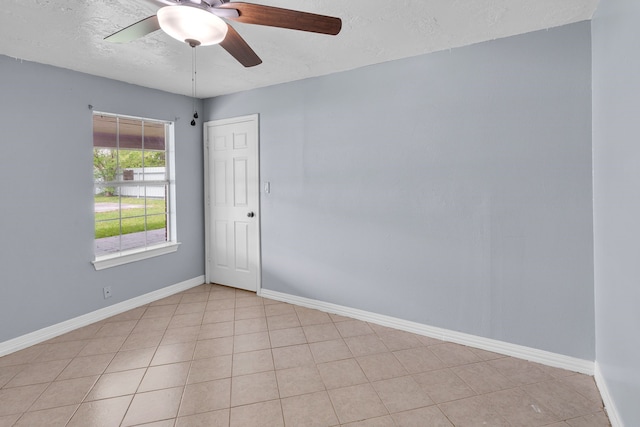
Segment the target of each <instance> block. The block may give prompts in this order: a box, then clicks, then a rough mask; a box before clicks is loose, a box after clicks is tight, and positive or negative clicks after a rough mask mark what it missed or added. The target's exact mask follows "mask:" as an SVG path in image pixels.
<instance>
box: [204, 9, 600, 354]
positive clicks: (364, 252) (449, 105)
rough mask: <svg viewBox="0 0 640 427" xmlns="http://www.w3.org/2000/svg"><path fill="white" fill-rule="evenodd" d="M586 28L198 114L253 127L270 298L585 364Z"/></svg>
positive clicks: (259, 95) (588, 261) (334, 79)
mask: <svg viewBox="0 0 640 427" xmlns="http://www.w3.org/2000/svg"><path fill="white" fill-rule="evenodd" d="M590 69H591V44H590V23H589V22H582V23H578V24H574V25H569V26H565V27H561V28H556V29H552V30H549V31H541V32H536V33H530V34H526V35H522V36H518V37H510V38H507V39H502V40H497V41H492V42H488V43H482V44H478V45H474V46H469V47H465V48H460V49H454V50H452V51H450V52H441V53H435V54H430V55H425V56H419V57H414V58H410V59H405V60H400V61H393V62H389V63H384V64H379V65H375V66H371V67H367V68H362V69H358V70H354V71H350V72H344V73H339V74H333V75H329V76H325V77H320V78H314V79H308V80H303V81H298V82H293V83H288V84H283V85H278V86H272V87H268V88H263V89H257V90H252V91H248V92H243V93H238V94H233V95H229V96H223V97H217V98H213V99H209V100H207V101H205V113H206V118H207V119H209V120H211V119H220V118H227V117H233V116H239V115H245V114H250V113H259V114H260V138H261V139H260V144H261V147H260V149H261V155H260V156H261V178H262V181H263V182H266V181H270V182H271V188H272V193H271V194H270V195H264V194H263V195H262V198H261V203H262V218H261V221H262V257H263V258H262V266H263V282H262V283H263V288H265V289H270V290H274V291H280V292H285V293H289V294H293V295H298V296H303V297H308V298H314V299H318V300H322V301H327V302H331V303H336V304H341V305H345V306H349V307H354V308H358V309H363V310H369V311H372V312H376V313H381V314H385V315H390V316H395V317H399V318H402V319H407V320H411V321H415V322H420V323H424V324H428V325H433V326H438V327H443V328H448V329H452V330H457V331H462V332H466V333H470V334H475V335H479V336H484V337H489V338H494V339H498V340H503V341H507V342H511V343H516V344H521V345H526V346H530V347H534V348H538V349H544V350H548V351H552V352H556V353H561V354H565V355H569V356H575V357H579V358H583V359H587V360H593V359H594V356H595V349H594V347H595V344H594V300H593V240H592V200H591V198H592V187H591V73H590Z"/></svg>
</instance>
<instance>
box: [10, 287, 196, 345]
mask: <svg viewBox="0 0 640 427" xmlns="http://www.w3.org/2000/svg"><path fill="white" fill-rule="evenodd" d="M203 283H204V276H198V277H194V278H193V279H189V280H185V281H184V282H180V283H176V284H175V285H171V286H167V287H166V288H162V289H158V290H157V291H153V292H149V293H148V294H144V295H140V296H139V297H135V298H131V299H129V300H126V301H122V302H119V303H117V304H114V305H110V306H109V307H105V308H101V309H99V310H96V311H92V312H91V313H87V314H83V315H82V316H78V317H75V318H73V319H69V320H65V321H64V322H60V323H57V324H55V325H52V326H48V327H46V328H42V329H39V330H37V331H35V332H31V333H29V334H26V335H22V336H20V337H17V338H13V339H11V340H9V341H5V342H2V343H0V357H1V356H4V355H7V354H9V353H13V352H15V351H18V350H22V349H23V348H27V347H30V346H32V345H35V344H39V343H41V342H43V341H46V340H49V339H51V338H55V337H57V336H59V335H62V334H66V333H67V332H71V331H73V330H75V329H78V328H81V327H83V326H87V325H90V324H92V323H95V322H98V321H100V320H103V319H106V318H107V317H111V316H115V315H116V314H120V313H124V312H125V311H128V310H132V309H134V308H136V307H140V306H142V305H145V304H149V303H151V302H154V301H157V300H159V299H162V298H166V297H168V296H171V295H173V294H177V293H178V292H182V291H186V290H187V289H191V288H193V287H196V286H199V285H202V284H203Z"/></svg>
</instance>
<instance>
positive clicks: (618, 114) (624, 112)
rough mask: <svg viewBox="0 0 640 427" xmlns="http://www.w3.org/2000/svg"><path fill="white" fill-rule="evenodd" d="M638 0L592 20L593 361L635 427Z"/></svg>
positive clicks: (638, 377) (639, 416)
mask: <svg viewBox="0 0 640 427" xmlns="http://www.w3.org/2000/svg"><path fill="white" fill-rule="evenodd" d="M639 20H640V3H639V2H638V1H637V0H618V1H603V2H601V3H600V6H599V8H598V11H597V13H596V15H595V17H594V19H593V23H592V26H593V153H594V239H595V258H594V260H595V261H594V262H595V292H596V343H597V347H596V360H597V362H598V366H599V368H600V370H601V374H602V376H603V377H604V380H605V383H606V385H607V389H608V390H609V392H610V394H611V396H612V398H613V400H614V401H615V404H616V406H617V408H618V412H619V414H620V415H621V417H622V420H623V421H624V424H625V425H626V426H640V406H639V405H638V403H640V339H639V338H638V336H639V335H638V329H639V328H640V307H639V303H640V284H639V283H640V279H639V278H640V262H639V261H640V222H639V221H640V143H639V142H638V135H640V120H639V119H638V116H639V115H640V50H638V40H640V26H638V21H639Z"/></svg>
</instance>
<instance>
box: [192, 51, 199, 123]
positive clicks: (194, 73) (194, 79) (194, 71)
mask: <svg viewBox="0 0 640 427" xmlns="http://www.w3.org/2000/svg"><path fill="white" fill-rule="evenodd" d="M196 46H197V45H195V44H191V48H192V49H193V51H192V55H191V98H192V99H193V119H192V120H191V126H195V125H196V119H197V118H198V111H196V88H197V77H198V76H197V73H198V71H197V68H198V67H197V57H196Z"/></svg>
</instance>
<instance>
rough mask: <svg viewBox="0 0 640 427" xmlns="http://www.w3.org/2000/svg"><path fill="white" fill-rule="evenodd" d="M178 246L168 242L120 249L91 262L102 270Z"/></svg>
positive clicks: (165, 252)
mask: <svg viewBox="0 0 640 427" xmlns="http://www.w3.org/2000/svg"><path fill="white" fill-rule="evenodd" d="M178 246H180V243H177V242H168V243H163V244H161V245H154V246H149V247H147V248H140V249H132V250H130V251H122V252H118V253H116V254H112V255H105V256H101V257H99V258H96V259H95V261H92V262H91V263H92V264H93V266H94V267H95V269H96V270H104V269H105V268H111V267H117V266H119V265H123V264H129V263H130V262H136V261H141V260H143V259H148V258H153V257H157V256H160V255H165V254H170V253H172V252H175V251H177V250H178Z"/></svg>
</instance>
